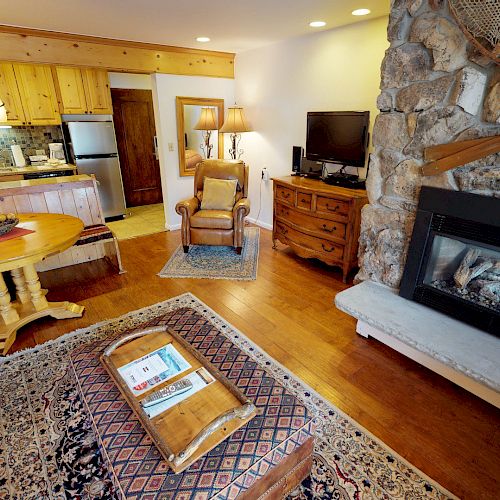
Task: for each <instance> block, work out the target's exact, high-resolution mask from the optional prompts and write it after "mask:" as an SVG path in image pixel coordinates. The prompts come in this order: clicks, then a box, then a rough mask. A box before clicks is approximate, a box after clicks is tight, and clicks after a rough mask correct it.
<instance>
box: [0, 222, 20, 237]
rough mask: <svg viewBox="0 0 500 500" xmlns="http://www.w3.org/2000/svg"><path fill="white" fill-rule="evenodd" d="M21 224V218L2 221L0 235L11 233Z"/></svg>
mask: <svg viewBox="0 0 500 500" xmlns="http://www.w3.org/2000/svg"><path fill="white" fill-rule="evenodd" d="M18 224H19V219H17V218H16V219H12V220H6V221H4V222H0V236H2V235H4V234H7V233H9V232H10V231H12V230H13V229H14V228H15V227H16V226H17V225H18Z"/></svg>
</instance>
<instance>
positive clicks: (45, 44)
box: [0, 25, 234, 78]
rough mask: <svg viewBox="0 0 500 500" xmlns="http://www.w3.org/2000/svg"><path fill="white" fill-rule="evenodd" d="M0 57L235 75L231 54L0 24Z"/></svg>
mask: <svg viewBox="0 0 500 500" xmlns="http://www.w3.org/2000/svg"><path fill="white" fill-rule="evenodd" d="M0 60H3V61H13V62H25V63H42V64H58V65H66V66H79V67H81V66H84V67H85V66H86V67H93V68H105V69H107V70H109V71H119V72H129V73H170V74H176V75H193V76H212V77H220V78H234V54H233V53H231V52H216V51H209V50H200V49H188V48H184V47H173V46H169V45H158V44H151V43H143V42H134V41H127V40H116V39H112V38H101V37H94V36H88V35H75V34H71V33H59V32H55V31H45V30H36V29H31V28H20V27H13V26H5V25H0Z"/></svg>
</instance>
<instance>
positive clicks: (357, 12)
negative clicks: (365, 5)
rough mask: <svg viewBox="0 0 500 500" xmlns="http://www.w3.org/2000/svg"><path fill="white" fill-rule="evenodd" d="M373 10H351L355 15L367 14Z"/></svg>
mask: <svg viewBox="0 0 500 500" xmlns="http://www.w3.org/2000/svg"><path fill="white" fill-rule="evenodd" d="M370 12H371V10H370V9H356V10H353V11H352V12H351V14H352V15H353V16H366V15H368V14H369V13H370Z"/></svg>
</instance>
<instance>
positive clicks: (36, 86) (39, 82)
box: [14, 64, 61, 125]
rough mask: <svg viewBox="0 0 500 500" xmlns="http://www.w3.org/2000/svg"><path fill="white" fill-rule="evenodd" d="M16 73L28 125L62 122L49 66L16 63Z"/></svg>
mask: <svg viewBox="0 0 500 500" xmlns="http://www.w3.org/2000/svg"><path fill="white" fill-rule="evenodd" d="M14 73H15V75H16V80H17V84H18V86H19V91H20V94H21V101H22V103H23V109H24V114H25V117H26V123H27V124H28V125H58V124H60V123H61V115H60V114H59V110H58V106H57V99H56V89H55V86H54V80H53V78H52V72H51V69H50V67H49V66H45V65H42V64H36V65H35V64H14Z"/></svg>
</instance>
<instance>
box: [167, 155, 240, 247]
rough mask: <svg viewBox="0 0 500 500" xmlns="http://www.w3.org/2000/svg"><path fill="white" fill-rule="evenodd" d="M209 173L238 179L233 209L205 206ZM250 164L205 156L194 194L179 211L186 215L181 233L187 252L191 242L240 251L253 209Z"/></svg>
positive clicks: (219, 176) (196, 174)
mask: <svg viewBox="0 0 500 500" xmlns="http://www.w3.org/2000/svg"><path fill="white" fill-rule="evenodd" d="M205 177H212V178H215V179H236V180H237V181H238V185H237V189H236V199H235V200H236V201H235V204H234V206H233V209H232V211H231V212H229V211H224V210H201V209H200V206H201V201H202V200H203V182H204V180H205ZM247 196H248V166H246V165H245V164H244V163H243V162H242V161H240V160H203V161H202V162H200V163H198V165H197V166H196V171H195V174H194V196H193V197H192V198H189V199H187V200H183V201H180V202H179V203H177V205H176V207H175V211H176V212H177V213H178V214H179V215H180V216H181V217H182V226H181V235H182V246H183V247H184V252H185V253H187V252H188V251H189V245H227V246H233V247H234V248H235V249H236V252H237V253H238V254H241V249H242V247H243V238H244V229H245V224H244V222H245V217H246V216H247V215H248V214H249V213H250V201H249V200H248V198H247Z"/></svg>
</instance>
